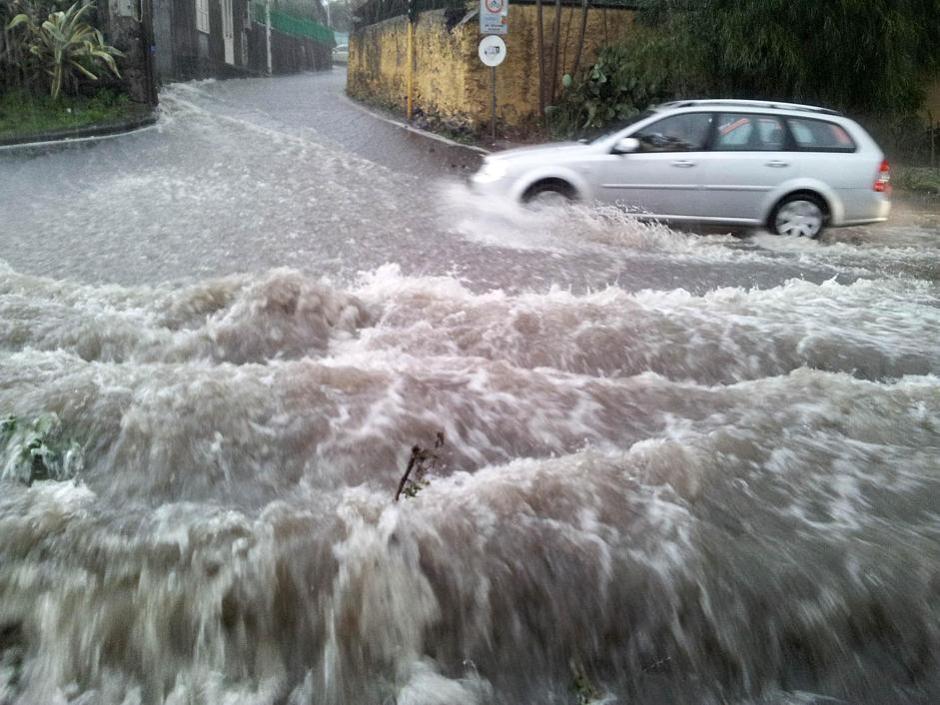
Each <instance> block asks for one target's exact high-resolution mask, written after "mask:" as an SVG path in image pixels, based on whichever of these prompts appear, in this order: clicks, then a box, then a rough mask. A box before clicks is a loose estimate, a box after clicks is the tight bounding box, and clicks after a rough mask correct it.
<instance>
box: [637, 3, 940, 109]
mask: <svg viewBox="0 0 940 705" xmlns="http://www.w3.org/2000/svg"><path fill="white" fill-rule="evenodd" d="M640 20H641V22H643V23H644V24H646V25H648V26H650V27H651V28H653V29H656V30H659V31H661V32H664V33H666V34H667V35H668V36H670V37H671V38H672V39H673V40H674V41H675V43H676V48H677V50H679V51H687V52H690V53H691V54H693V55H694V56H695V57H696V59H697V61H699V62H701V65H700V66H699V67H698V68H699V69H701V70H700V71H698V73H699V74H700V75H703V76H705V77H707V82H706V85H703V86H701V89H702V90H703V91H704V92H708V93H710V94H714V95H721V96H730V97H748V98H768V99H777V100H783V99H791V100H797V101H802V102H817V103H823V104H827V105H832V106H835V107H839V108H843V109H846V110H850V111H854V112H862V113H868V114H905V113H911V112H913V111H915V110H916V109H917V108H918V107H920V105H921V103H922V101H923V98H924V85H925V79H926V78H927V77H928V76H931V75H934V74H935V73H936V72H937V71H938V70H940V0H644V2H643V3H642V5H641V10H640Z"/></svg>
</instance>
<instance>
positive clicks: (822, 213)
mask: <svg viewBox="0 0 940 705" xmlns="http://www.w3.org/2000/svg"><path fill="white" fill-rule="evenodd" d="M826 218H827V213H826V206H825V205H824V204H823V203H822V201H821V200H820V199H819V198H817V197H816V196H813V195H811V194H806V193H798V194H793V195H792V196H787V197H786V198H785V199H783V200H782V201H781V202H780V203H779V205H778V206H777V207H776V208H775V209H774V213H773V215H772V216H771V218H770V226H771V228H772V229H773V231H774V232H775V233H776V234H777V235H785V236H787V237H807V238H811V239H812V238H815V237H818V236H819V234H820V233H821V232H822V230H823V228H824V227H826Z"/></svg>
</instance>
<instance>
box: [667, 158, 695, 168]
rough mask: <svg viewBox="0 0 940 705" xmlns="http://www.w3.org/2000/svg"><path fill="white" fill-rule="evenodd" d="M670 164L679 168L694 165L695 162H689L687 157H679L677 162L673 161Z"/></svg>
mask: <svg viewBox="0 0 940 705" xmlns="http://www.w3.org/2000/svg"><path fill="white" fill-rule="evenodd" d="M672 165H673V166H677V167H679V168H680V169H688V168H690V167H693V166H695V162H690V161H689V160H688V159H680V160H679V161H677V162H673V163H672Z"/></svg>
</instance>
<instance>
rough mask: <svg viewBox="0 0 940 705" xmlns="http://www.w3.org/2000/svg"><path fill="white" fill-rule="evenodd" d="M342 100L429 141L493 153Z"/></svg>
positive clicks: (353, 102) (349, 99) (359, 104)
mask: <svg viewBox="0 0 940 705" xmlns="http://www.w3.org/2000/svg"><path fill="white" fill-rule="evenodd" d="M342 99H343V100H345V101H346V102H347V103H349V104H350V105H352V106H353V107H355V108H358V109H359V110H361V111H362V112H364V113H366V114H367V115H371V116H372V117H374V118H375V119H376V120H381V121H382V122H387V123H388V124H389V125H394V126H395V127H400V128H402V129H403V130H407V131H408V132H412V133H414V134H416V135H421V136H422V137H426V138H427V139H429V140H434V141H435V142H443V143H444V144H446V145H448V146H450V147H461V148H463V149H467V150H470V151H471V152H476V153H477V154H492V152H491V151H490V150H488V149H484V148H483V147H477V146H476V145H474V144H463V143H462V142H457V141H456V140H452V139H448V138H447V137H443V136H442V135H439V134H437V133H436V132H430V131H428V130H422V129H421V128H419V127H414V126H412V125H409V124H408V123H407V122H402V121H401V120H396V119H394V118H391V117H389V116H387V115H383V114H382V113H379V112H376V111H374V110H371V109H370V108H367V107H366V106H364V105H363V104H362V103H360V102H358V101H356V100H353V99H352V98H350V97H349V96H348V95H345V94H344V95H342Z"/></svg>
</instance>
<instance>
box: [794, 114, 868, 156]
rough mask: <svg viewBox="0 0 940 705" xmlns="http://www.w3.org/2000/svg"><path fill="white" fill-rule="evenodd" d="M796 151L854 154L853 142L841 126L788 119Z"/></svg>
mask: <svg viewBox="0 0 940 705" xmlns="http://www.w3.org/2000/svg"><path fill="white" fill-rule="evenodd" d="M787 122H789V123H790V131H791V132H792V133H793V139H794V141H795V142H796V147H797V149H800V150H805V151H808V152H854V151H855V149H856V147H855V142H854V141H853V140H852V138H851V137H850V136H849V133H848V132H846V131H845V129H844V128H843V127H842V126H841V125H836V124H835V123H834V122H829V121H827V120H811V119H806V118H788V119H787Z"/></svg>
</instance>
